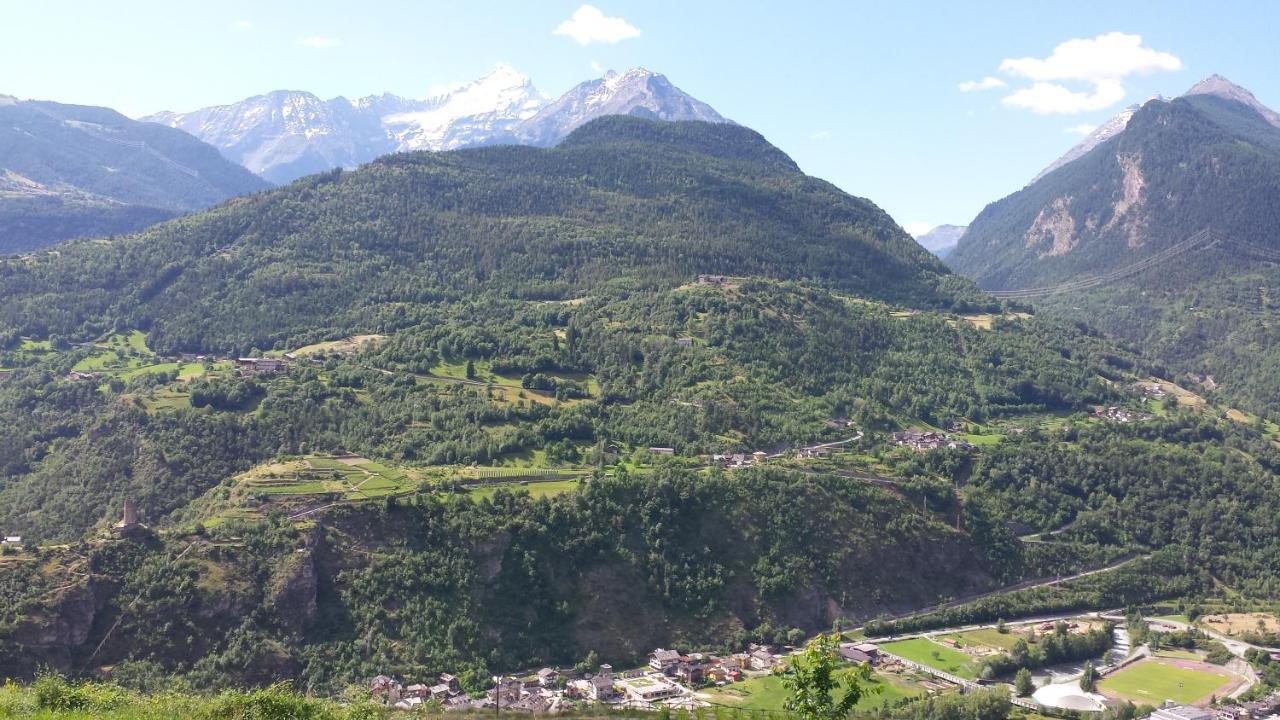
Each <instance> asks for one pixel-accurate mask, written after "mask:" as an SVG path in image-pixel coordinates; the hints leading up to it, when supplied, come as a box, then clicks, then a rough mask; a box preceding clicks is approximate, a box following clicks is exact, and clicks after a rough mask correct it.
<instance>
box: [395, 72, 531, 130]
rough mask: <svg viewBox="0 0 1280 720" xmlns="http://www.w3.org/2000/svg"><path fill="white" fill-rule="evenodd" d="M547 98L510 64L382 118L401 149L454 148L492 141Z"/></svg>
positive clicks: (525, 117) (528, 116) (523, 118)
mask: <svg viewBox="0 0 1280 720" xmlns="http://www.w3.org/2000/svg"><path fill="white" fill-rule="evenodd" d="M546 102H547V98H546V97H544V96H543V95H542V93H540V92H538V89H537V88H535V87H534V86H533V83H532V82H530V80H529V78H528V77H527V76H526V75H524V74H523V73H520V72H518V71H516V70H515V69H513V68H511V67H509V66H507V65H499V66H498V67H497V69H495V70H494V71H493V72H490V73H489V74H488V75H485V76H484V77H482V78H480V79H478V80H475V81H473V82H470V83H466V84H463V85H460V86H457V87H455V88H454V89H453V90H451V91H450V92H447V93H445V94H442V95H436V96H434V97H431V98H428V99H427V100H425V101H423V102H422V103H421V104H420V105H419V106H418V107H415V108H411V109H406V110H404V111H401V112H395V113H392V114H389V115H387V116H385V117H383V118H382V125H383V127H384V128H386V129H387V132H388V133H389V134H390V135H391V137H392V138H393V139H394V140H395V141H396V142H397V144H398V145H399V148H400V149H402V150H452V149H455V148H459V147H463V146H465V145H477V144H484V143H486V142H491V141H493V140H495V139H497V138H500V137H502V136H503V135H504V134H505V133H507V132H509V131H510V130H511V129H512V128H513V127H514V125H515V124H516V123H518V122H520V121H522V120H526V119H528V118H530V117H533V115H534V114H536V113H537V112H538V109H539V108H541V107H542V106H543V105H545V104H546Z"/></svg>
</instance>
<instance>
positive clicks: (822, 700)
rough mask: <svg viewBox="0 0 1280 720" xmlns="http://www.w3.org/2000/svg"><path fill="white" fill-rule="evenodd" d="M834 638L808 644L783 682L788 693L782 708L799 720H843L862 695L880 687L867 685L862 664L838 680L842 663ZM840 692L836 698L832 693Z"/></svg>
mask: <svg viewBox="0 0 1280 720" xmlns="http://www.w3.org/2000/svg"><path fill="white" fill-rule="evenodd" d="M836 637H837V636H832V635H821V636H819V637H818V638H817V639H816V640H814V641H813V642H812V643H810V644H809V647H807V648H806V649H805V651H804V654H803V655H802V656H801V657H800V659H798V660H797V661H796V662H795V664H794V665H793V666H792V671H793V674H792V675H791V676H790V677H788V678H787V679H786V680H784V681H783V684H784V685H785V686H786V688H787V690H788V692H789V693H790V696H789V697H788V698H787V701H786V705H785V707H786V709H787V711H788V712H792V713H795V714H796V716H797V717H799V718H801V720H837V719H838V718H846V717H848V716H849V714H850V713H851V712H853V708H854V707H855V706H856V705H857V704H858V701H859V700H861V699H862V697H863V696H864V695H870V694H874V693H878V692H880V689H881V688H880V686H878V685H869V684H867V683H870V680H871V666H870V665H868V664H866V663H863V664H861V665H859V666H857V667H856V668H855V669H854V670H853V672H849V673H844V674H843V678H841V677H838V674H839V673H838V670H839V667H840V665H841V664H842V663H841V661H840V655H839V653H838V652H837V646H836ZM864 684H866V685H865V686H864ZM842 689H843V691H844V692H843V694H842V695H841V696H840V697H839V699H837V698H836V692H837V691H840V690H842Z"/></svg>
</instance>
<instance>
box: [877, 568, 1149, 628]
mask: <svg viewBox="0 0 1280 720" xmlns="http://www.w3.org/2000/svg"><path fill="white" fill-rule="evenodd" d="M1149 557H1151V555H1138V556H1134V557H1131V558H1127V559H1124V560H1120V561H1119V562H1114V563H1112V564H1110V565H1107V566H1105V567H1100V568H1095V569H1093V570H1086V571H1085V572H1081V573H1076V574H1075V575H1067V576H1058V577H1054V578H1049V579H1040V580H1027V581H1024V582H1020V583H1017V584H1015V585H1008V586H1005V587H1002V588H999V589H996V590H990V591H988V592H984V593H978V594H976V595H969V596H967V597H962V598H957V599H955V600H950V601H948V602H945V603H942V604H941V605H934V606H933V607H929V608H925V609H923V610H913V611H912V612H909V613H906V614H903V615H895V616H892V617H890V618H889V619H890V620H907V619H910V618H914V617H918V616H920V615H928V614H929V613H934V612H938V611H939V610H950V609H952V608H957V607H961V606H964V605H969V604H972V603H975V602H978V601H979V600H985V599H986V598H989V597H995V596H996V595H1005V594H1007V593H1011V592H1016V591H1018V590H1029V589H1031V588H1038V587H1049V586H1051V585H1058V584H1061V583H1065V582H1071V581H1072V580H1079V579H1080V578H1086V577H1089V576H1090V575H1097V574H1099V573H1104V572H1110V571H1112V570H1115V569H1116V568H1120V567H1123V566H1125V565H1128V564H1129V563H1132V562H1135V561H1137V560H1145V559H1147V558H1149ZM1079 614H1080V613H1079V612H1074V613H1071V614H1070V615H1069V616H1073V615H1079ZM1019 622H1021V621H1019Z"/></svg>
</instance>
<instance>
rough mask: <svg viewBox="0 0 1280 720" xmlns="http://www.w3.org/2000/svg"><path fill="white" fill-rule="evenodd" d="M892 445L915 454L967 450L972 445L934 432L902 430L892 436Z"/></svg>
mask: <svg viewBox="0 0 1280 720" xmlns="http://www.w3.org/2000/svg"><path fill="white" fill-rule="evenodd" d="M893 444H895V445H899V446H901V447H909V448H911V449H912V450H915V451H917V452H924V451H925V450H937V449H939V448H950V449H952V450H968V449H971V448H972V447H973V445H972V444H971V443H969V442H966V441H964V440H956V439H953V438H949V437H947V434H946V433H941V432H937V431H934V430H903V431H901V432H896V433H894V434H893Z"/></svg>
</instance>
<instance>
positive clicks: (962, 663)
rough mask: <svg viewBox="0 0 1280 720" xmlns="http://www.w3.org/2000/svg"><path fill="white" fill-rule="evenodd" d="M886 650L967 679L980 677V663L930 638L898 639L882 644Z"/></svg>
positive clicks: (882, 647)
mask: <svg viewBox="0 0 1280 720" xmlns="http://www.w3.org/2000/svg"><path fill="white" fill-rule="evenodd" d="M880 647H881V649H883V650H884V651H886V652H890V653H893V654H894V655H898V656H899V657H904V658H906V659H908V660H911V661H913V662H917V663H920V664H921V665H927V666H929V667H931V668H934V669H936V670H941V671H943V672H949V673H951V674H952V675H957V676H959V677H962V678H965V679H966V680H977V679H978V663H977V662H976V661H975V659H974V658H973V657H971V656H970V655H968V654H967V653H963V652H960V651H959V650H956V649H954V648H949V647H947V646H945V645H939V644H938V643H936V642H934V641H932V640H929V639H927V638H912V639H911V640H898V641H895V642H891V643H885V644H883V645H881V646H880Z"/></svg>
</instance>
